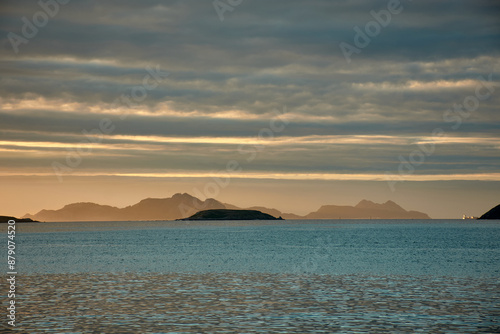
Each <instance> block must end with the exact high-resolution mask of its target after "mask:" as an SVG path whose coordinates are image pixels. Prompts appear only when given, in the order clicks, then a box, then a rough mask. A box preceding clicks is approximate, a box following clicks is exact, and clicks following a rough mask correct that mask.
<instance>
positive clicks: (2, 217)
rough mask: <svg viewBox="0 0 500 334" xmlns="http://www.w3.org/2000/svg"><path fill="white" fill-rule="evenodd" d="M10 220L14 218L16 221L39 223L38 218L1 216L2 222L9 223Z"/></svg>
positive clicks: (0, 220) (0, 221)
mask: <svg viewBox="0 0 500 334" xmlns="http://www.w3.org/2000/svg"><path fill="white" fill-rule="evenodd" d="M9 220H13V221H15V222H16V223H39V221H37V220H33V219H31V218H16V217H10V216H0V223H8V222H9Z"/></svg>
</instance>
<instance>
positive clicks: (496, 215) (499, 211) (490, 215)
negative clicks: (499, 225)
mask: <svg viewBox="0 0 500 334" xmlns="http://www.w3.org/2000/svg"><path fill="white" fill-rule="evenodd" d="M478 219H500V204H499V205H497V206H495V207H494V208H493V209H491V210H490V211H488V212H486V213H485V214H484V215H482V216H481V217H479V218H478Z"/></svg>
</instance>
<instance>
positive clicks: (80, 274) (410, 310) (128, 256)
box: [2, 220, 500, 333]
mask: <svg viewBox="0 0 500 334" xmlns="http://www.w3.org/2000/svg"><path fill="white" fill-rule="evenodd" d="M17 226H18V234H17V237H16V242H17V253H16V256H17V270H18V273H19V274H18V289H19V294H18V297H17V300H18V304H19V309H20V310H21V311H19V312H20V313H19V323H18V326H19V327H20V328H24V330H26V331H28V332H29V331H32V330H34V329H36V330H37V331H40V332H42V331H44V332H54V333H88V332H93V331H96V332H102V333H332V332H345V333H349V332H366V333H373V332H408V333H413V332H423V333H447V332H453V333H476V332H485V333H495V332H500V283H499V278H500V221H490V222H479V221H461V220H460V221H459V220H447V221H439V220H432V221H421V222H418V221H398V220H393V221H381V220H373V221H370V220H365V221H362V220H359V221H358V220H356V221H349V220H331V221H288V222H286V221H285V222H210V223H208V222H207V223H199V222H196V223H192V222H191V223H189V222H101V223H98V222H92V223H46V224H43V225H35V224H18V225H17ZM4 235H5V234H4ZM4 244H6V238H5V242H4V243H2V247H3V248H2V249H3V250H2V251H3V252H6V250H5V245H4ZM2 266H4V269H3V272H7V269H6V267H5V263H2ZM3 291H6V290H5V288H4V290H3ZM4 297H5V296H4ZM4 304H5V303H4ZM5 305H6V304H5Z"/></svg>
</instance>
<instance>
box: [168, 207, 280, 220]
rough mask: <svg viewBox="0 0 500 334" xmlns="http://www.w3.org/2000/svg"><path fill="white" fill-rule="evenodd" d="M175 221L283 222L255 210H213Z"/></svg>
mask: <svg viewBox="0 0 500 334" xmlns="http://www.w3.org/2000/svg"><path fill="white" fill-rule="evenodd" d="M177 220H283V218H281V217H279V218H276V217H273V216H271V215H268V214H267V213H263V212H260V211H257V210H229V209H213V210H203V211H199V212H197V213H195V214H194V215H192V216H191V217H188V218H182V219H177Z"/></svg>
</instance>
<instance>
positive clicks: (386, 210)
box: [304, 200, 430, 219]
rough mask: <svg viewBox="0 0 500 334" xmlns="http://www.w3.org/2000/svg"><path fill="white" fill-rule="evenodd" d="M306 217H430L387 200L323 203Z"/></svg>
mask: <svg viewBox="0 0 500 334" xmlns="http://www.w3.org/2000/svg"><path fill="white" fill-rule="evenodd" d="M304 218H306V219H336V218H344V219H369V218H373V219H430V217H429V216H428V215H427V214H425V213H422V212H418V211H406V210H405V209H403V208H402V207H400V206H399V205H397V204H396V203H394V202H392V201H387V202H385V203H384V204H378V203H374V202H371V201H367V200H362V201H361V202H359V203H358V204H357V205H356V206H339V205H323V206H322V207H321V208H319V210H318V211H316V212H311V213H310V214H308V215H306V216H305V217H304Z"/></svg>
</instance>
